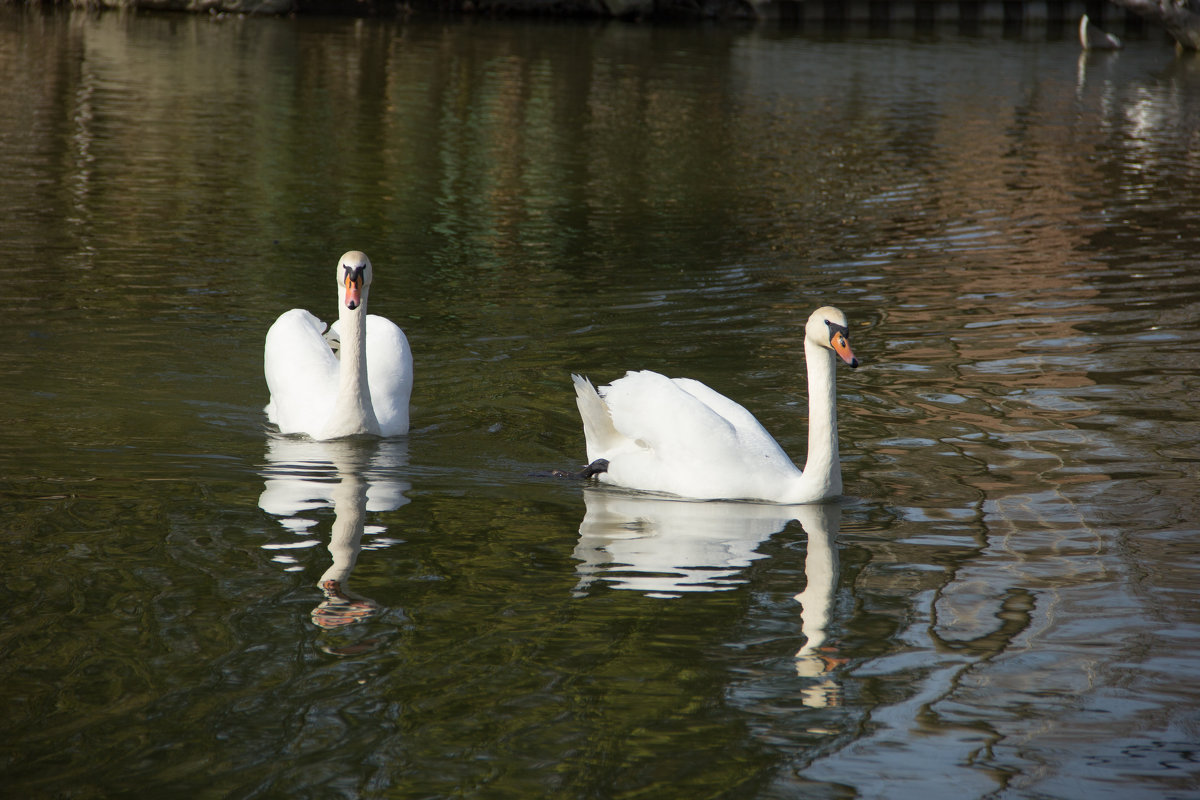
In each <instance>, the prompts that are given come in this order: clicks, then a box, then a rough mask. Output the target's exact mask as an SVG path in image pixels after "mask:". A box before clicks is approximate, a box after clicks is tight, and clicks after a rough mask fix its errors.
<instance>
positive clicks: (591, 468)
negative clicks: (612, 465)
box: [550, 458, 608, 481]
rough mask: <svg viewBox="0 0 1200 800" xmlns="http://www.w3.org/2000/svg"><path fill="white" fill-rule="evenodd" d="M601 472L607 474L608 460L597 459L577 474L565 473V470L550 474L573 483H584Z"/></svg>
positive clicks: (554, 471)
mask: <svg viewBox="0 0 1200 800" xmlns="http://www.w3.org/2000/svg"><path fill="white" fill-rule="evenodd" d="M601 472H608V459H607V458H597V459H596V460H595V461H593V462H592V463H590V464H588V465H587V466H586V467H584V468H583V469H581V470H580V471H579V472H567V471H566V470H565V469H556V470H553V471H552V472H551V473H550V474H551V475H553V476H554V477H555V478H570V479H571V480H575V481H586V480H589V479H591V478H594V477H596V476H597V475H599V474H600V473H601Z"/></svg>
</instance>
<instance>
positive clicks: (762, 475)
mask: <svg viewBox="0 0 1200 800" xmlns="http://www.w3.org/2000/svg"><path fill="white" fill-rule="evenodd" d="M601 394H602V396H603V398H604V401H605V403H606V405H607V406H608V409H609V413H610V415H611V418H612V421H613V425H614V427H615V428H616V429H617V430H618V431H619V432H620V433H621V434H623V435H624V436H625V437H627V439H628V440H630V441H631V442H632V443H634V444H635V445H637V447H636V448H632V450H633V451H632V452H628V451H626V452H621V453H617V454H616V455H615V456H614V457H610V458H609V468H608V473H607V475H608V480H611V481H612V482H613V483H617V484H619V485H623V486H630V487H633V488H637V489H644V490H650V491H662V492H671V493H673V494H678V495H683V496H686V497H707V498H735V497H774V496H777V495H778V494H779V493H780V492H782V491H783V487H784V484H786V483H787V482H788V481H794V480H795V479H796V478H798V477H799V475H800V471H799V470H798V469H797V468H796V467H795V465H793V464H792V462H791V461H790V460H789V459H788V458H787V456H786V455H785V454H784V453H783V451H782V450H781V449H780V448H779V445H778V444H776V443H775V440H774V439H772V438H771V436H770V435H769V434H768V433H767V432H766V431H765V430H763V428H762V426H761V425H759V424H758V421H757V420H755V419H754V417H753V416H752V415H751V414H750V412H748V411H746V410H745V409H744V408H742V407H741V406H740V405H738V404H737V403H735V402H733V401H732V400H730V399H729V398H727V397H724V396H722V395H720V394H718V393H716V392H714V391H713V390H712V389H709V388H708V387H707V386H704V385H703V384H700V383H698V382H696V381H686V380H685V381H673V380H671V379H669V378H666V377H664V376H662V375H659V374H657V373H654V372H631V373H628V374H627V375H626V376H625V377H624V378H621V379H620V380H617V381H613V383H612V385H611V386H608V387H605V388H604V389H603V390H601ZM722 412H724V413H722ZM726 415H728V416H726Z"/></svg>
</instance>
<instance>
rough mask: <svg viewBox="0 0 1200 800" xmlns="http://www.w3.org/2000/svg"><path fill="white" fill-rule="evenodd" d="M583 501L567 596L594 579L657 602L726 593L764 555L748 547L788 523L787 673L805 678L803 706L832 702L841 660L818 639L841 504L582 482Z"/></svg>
mask: <svg viewBox="0 0 1200 800" xmlns="http://www.w3.org/2000/svg"><path fill="white" fill-rule="evenodd" d="M583 498H584V504H585V506H586V512H585V513H584V517H583V521H582V522H580V524H579V541H578V543H577V544H576V546H575V553H574V555H575V558H577V559H578V560H579V562H580V563H579V564H578V565H577V566H576V570H577V572H578V574H579V582H578V583H577V584H576V586H575V595H576V596H577V597H578V596H586V595H587V594H588V593H589V591H591V590H592V587H593V586H594V585H596V584H597V583H600V582H603V583H604V584H605V585H607V586H609V587H611V588H613V589H630V590H634V591H639V592H643V593H645V594H646V595H647V596H649V597H662V598H678V597H681V596H682V595H683V594H685V593H694V592H718V591H728V590H730V589H733V588H735V587H737V586H739V585H741V584H742V583H745V581H746V579H745V578H744V577H742V573H743V571H744V569H745V568H746V567H748V566H749V565H750V563H751V562H752V561H754V560H756V559H760V558H765V557H766V556H764V555H763V554H762V553H759V552H757V549H756V548H758V546H759V545H761V544H762V543H763V542H765V541H766V540H767V539H769V538H770V537H771V536H772V535H774V534H775V533H778V532H779V531H781V530H783V528H784V527H785V526H786V525H787V524H788V522H790V521H792V520H797V521H798V522H799V523H800V524H801V526H803V528H804V530H805V532H806V533H807V535H808V545H807V553H806V555H805V559H804V574H805V579H806V582H805V586H804V590H803V591H801V592H800V593H799V594H797V595H796V596H795V599H796V602H797V603H799V604H800V620H801V621H800V627H801V631H802V633H803V634H804V644H803V646H802V647H801V648H800V650H799V652H797V653H796V655H795V667H796V674H797V675H798V676H799V677H801V678H808V679H811V680H812V684H811V685H809V686H807V687H806V688H805V689H804V690H803V702H804V704H805V705H807V706H810V707H813V708H827V707H830V706H835V705H840V704H841V700H842V695H841V686H840V684H839V683H838V682H837V681H836V680H835V678H834V676H833V672H834V670H835V669H836V668H837V667H838V666H839V665H841V664H842V663H844V660H843V659H841V658H839V657H838V655H837V650H836V648H835V647H833V646H831V645H830V644H828V643H827V641H826V637H827V631H828V626H829V624H830V621H831V617H832V614H833V604H834V599H835V596H836V593H837V577H838V563H839V562H838V553H837V543H836V537H837V533H838V530H839V529H840V527H841V518H842V509H841V506H839V505H837V504H836V503H830V504H819V505H803V506H780V505H764V504H758V503H743V502H698V501H690V500H675V499H661V498H657V497H652V496H645V495H636V494H629V493H625V492H621V491H618V490H612V489H596V488H585V489H584V491H583Z"/></svg>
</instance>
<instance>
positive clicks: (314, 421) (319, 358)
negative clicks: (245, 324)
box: [263, 308, 338, 435]
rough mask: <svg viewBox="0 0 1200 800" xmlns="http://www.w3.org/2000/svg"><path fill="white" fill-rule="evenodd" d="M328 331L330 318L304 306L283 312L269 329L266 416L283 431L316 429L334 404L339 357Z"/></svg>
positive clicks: (309, 430) (264, 358)
mask: <svg viewBox="0 0 1200 800" xmlns="http://www.w3.org/2000/svg"><path fill="white" fill-rule="evenodd" d="M324 332H325V323H323V322H321V320H319V319H317V318H316V317H314V316H313V315H312V314H310V313H309V312H307V311H305V310H304V309H302V308H293V309H292V310H291V311H286V312H284V313H283V314H281V315H280V316H279V319H277V320H275V324H273V325H272V326H271V328H270V330H268V331H267V341H266V346H265V348H264V355H263V370H264V372H265V373H266V377H267V388H268V389H269V390H270V392H271V402H270V403H268V404H267V409H266V410H267V419H269V420H270V421H271V422H274V423H275V424H276V425H278V426H279V430H280V431H281V432H283V433H308V434H310V435H311V434H315V433H316V432H317V431H318V430H319V429H320V428H321V426H322V425H324V423H325V421H326V420H327V419H328V418H329V415H330V413H331V412H332V410H333V401H334V398H335V396H336V395H337V380H338V360H337V356H335V355H334V354H333V351H332V350H331V349H330V348H329V344H328V342H326V341H325V338H324V336H323V335H322V334H323V333H324Z"/></svg>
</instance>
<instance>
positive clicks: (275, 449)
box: [258, 437, 411, 629]
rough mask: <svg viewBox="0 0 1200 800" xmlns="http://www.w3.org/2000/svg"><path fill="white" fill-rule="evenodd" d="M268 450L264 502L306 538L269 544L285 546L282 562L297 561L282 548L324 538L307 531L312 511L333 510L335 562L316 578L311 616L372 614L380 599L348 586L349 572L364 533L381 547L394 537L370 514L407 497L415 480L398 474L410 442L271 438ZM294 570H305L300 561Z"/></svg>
mask: <svg viewBox="0 0 1200 800" xmlns="http://www.w3.org/2000/svg"><path fill="white" fill-rule="evenodd" d="M266 456H267V463H266V464H265V465H264V467H263V470H262V473H263V477H264V478H265V479H266V486H265V487H264V489H263V493H262V495H261V496H260V497H259V499H258V505H259V507H260V508H261V509H262V510H264V511H266V512H267V513H268V514H271V515H273V516H275V517H278V518H279V522H280V524H282V525H283V526H284V527H285V528H287V529H288V530H290V531H291V532H292V533H294V534H297V535H298V536H303V537H305V538H303V539H299V540H296V541H293V542H290V543H287V544H273V545H267V547H268V548H269V549H273V550H277V551H280V554H279V555H277V556H276V561H279V562H281V563H284V564H295V563H296V562H295V560H294V559H292V558H291V557H290V556H287V555H284V554H283V551H286V550H288V549H295V548H299V547H312V546H315V545H316V544H317V543H318V542H317V540H316V539H315V538H314V537H313V536H312V534H310V533H309V529H310V528H311V527H312V526H314V525H316V524H317V519H316V515H315V514H313V512H314V511H317V510H319V509H322V508H333V512H334V522H333V531H332V534H331V535H330V537H329V555H330V556H331V557H332V563H331V564H330V566H329V568H328V569H327V570H325V573H324V574H323V575H322V576H321V579H320V581H319V583H318V585H319V586H320V588H321V591H322V593H324V595H325V599H324V600H323V601H321V603H320V605H318V606H317V607H316V608H315V609H313V611H312V620H313V622H314V623H315V624H317V625H319V626H320V627H322V628H326V629H329V628H338V627H342V626H345V625H351V624H353V623H355V622H362V621H363V620H365V619H367V618H369V617H371V616H372V615H373V614H375V613H376V612H377V611H378V610H379V605H378V604H377V603H376V602H375V601H374V600H371V599H370V598H367V597H363V596H362V595H359V594H355V593H354V592H352V591H350V586H349V584H350V574H351V572H353V570H354V565H355V563H356V562H357V561H358V554H359V552H360V551H361V550H362V548H363V543H362V538H363V534H364V533H369V534H372V540H371V541H372V542H373V543H374V546H375V547H380V546H384V545H386V544H391V543H392V542H391V540H388V539H384V538H382V537H381V536H379V534H382V533H384V532H385V531H386V529H385V528H383V527H381V526H368V525H367V524H366V514H367V512H368V511H395V510H396V509H398V508H400V507H401V506H403V505H405V504H407V503H408V502H409V499H408V497H406V496H405V492H407V491H408V490H409V489H410V488H411V486H410V484H409V483H408V482H407V481H404V480H401V479H400V478H399V477H397V476H398V473H399V471H400V469H401V468H403V467H405V466H406V465H407V464H408V442H407V441H405V440H396V439H384V440H367V439H340V440H336V441H327V442H317V441H311V440H308V439H297V438H285V437H272V438H270V439H268V441H267V453H266ZM291 568H294V569H300V567H299V566H298V565H296V566H294V567H291Z"/></svg>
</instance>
